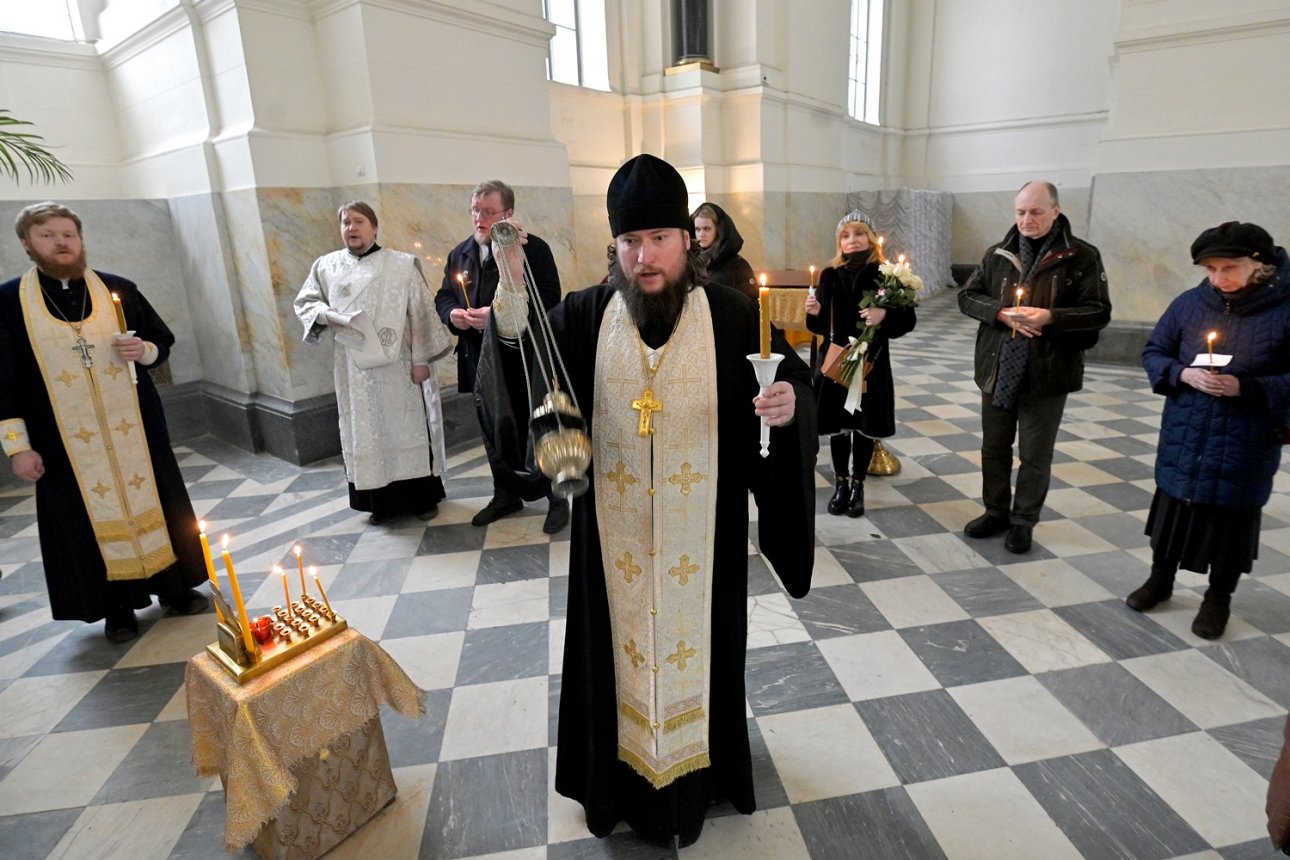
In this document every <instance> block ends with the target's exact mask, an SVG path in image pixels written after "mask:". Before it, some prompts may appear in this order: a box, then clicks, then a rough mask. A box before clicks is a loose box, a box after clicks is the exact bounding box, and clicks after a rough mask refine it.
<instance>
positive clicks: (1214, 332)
mask: <svg viewBox="0 0 1290 860" xmlns="http://www.w3.org/2000/svg"><path fill="white" fill-rule="evenodd" d="M1216 337H1218V332H1216V331H1211V332H1210V333H1209V336H1208V337H1206V338H1205V339H1206V340H1208V341H1209V342H1210V343H1213V342H1214V338H1216Z"/></svg>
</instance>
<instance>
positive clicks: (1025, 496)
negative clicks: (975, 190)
mask: <svg viewBox="0 0 1290 860" xmlns="http://www.w3.org/2000/svg"><path fill="white" fill-rule="evenodd" d="M1014 209H1015V214H1016V226H1014V227H1013V228H1012V229H1011V230H1009V231H1008V235H1007V236H1005V237H1004V239H1003V241H1002V242H1000V243H999V244H997V245H994V246H992V247H991V248H989V249H988V250H987V251H986V252H985V256H984V257H983V258H982V259H981V265H980V266H979V267H978V268H977V270H976V272H974V273H973V274H972V277H971V279H969V280H968V282H967V284H966V285H965V286H964V287H963V289H962V290H961V291H960V292H959V310H961V311H963V313H965V314H967V315H968V316H970V317H972V318H973V319H975V320H978V321H979V322H980V323H981V327H980V330H979V331H978V332H977V339H976V384H977V386H978V387H979V388H980V389H981V430H982V440H981V478H982V480H981V484H982V497H983V500H984V502H985V513H984V514H982V515H981V516H979V517H977V518H976V519H974V520H972V521H971V522H970V523H968V524H967V525H966V526H965V527H964V529H963V532H964V534H966V535H967V536H968V537H971V538H986V537H990V536H992V535H996V534H1000V533H1002V532H1005V531H1006V532H1007V533H1008V537H1007V540H1006V542H1005V546H1006V547H1007V549H1008V550H1009V551H1010V552H1015V553H1023V552H1028V551H1029V550H1030V544H1031V536H1032V532H1033V530H1034V527H1035V523H1037V522H1039V512H1040V510H1041V509H1042V508H1043V506H1044V498H1045V497H1046V496H1047V495H1048V482H1049V479H1050V477H1051V472H1052V463H1053V445H1054V443H1055V442H1056V440H1057V428H1058V427H1059V426H1060V425H1061V421H1062V413H1063V411H1064V410H1065V408H1066V395H1067V394H1069V393H1070V392H1072V391H1078V390H1079V389H1080V388H1082V387H1083V385H1084V350H1086V349H1088V348H1089V347H1091V346H1093V344H1095V343H1097V335H1098V332H1099V331H1100V330H1101V329H1103V328H1105V327H1106V324H1107V323H1108V322H1110V320H1111V299H1110V296H1109V295H1108V293H1107V287H1106V272H1105V271H1104V270H1103V268H1102V256H1101V254H1100V253H1099V252H1098V250H1097V248H1095V247H1093V246H1092V245H1090V244H1089V243H1088V242H1085V241H1083V240H1082V239H1077V238H1076V237H1075V236H1073V235H1071V228H1070V222H1069V221H1068V220H1066V216H1065V215H1062V214H1061V206H1060V205H1059V203H1058V199H1057V189H1056V187H1054V186H1053V185H1052V183H1049V182H1042V181H1033V182H1028V183H1026V184H1025V185H1024V186H1022V188H1021V190H1020V191H1019V192H1018V193H1017V198H1016V201H1015V206H1014ZM1014 439H1015V440H1016V441H1017V447H1018V453H1019V454H1020V457H1021V467H1020V468H1019V469H1018V470H1017V484H1016V491H1015V492H1014V491H1013V489H1012V445H1013V440H1014Z"/></svg>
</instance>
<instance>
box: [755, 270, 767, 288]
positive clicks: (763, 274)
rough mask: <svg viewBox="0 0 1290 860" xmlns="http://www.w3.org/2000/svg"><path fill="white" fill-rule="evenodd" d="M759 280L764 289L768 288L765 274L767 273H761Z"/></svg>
mask: <svg viewBox="0 0 1290 860" xmlns="http://www.w3.org/2000/svg"><path fill="white" fill-rule="evenodd" d="M757 280H759V281H761V285H762V286H763V287H764V286H766V273H765V272H762V273H761V277H760V278H758V279H757Z"/></svg>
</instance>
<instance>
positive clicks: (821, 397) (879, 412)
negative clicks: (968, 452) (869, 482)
mask: <svg viewBox="0 0 1290 860" xmlns="http://www.w3.org/2000/svg"><path fill="white" fill-rule="evenodd" d="M878 279H879V274H878V264H877V263H869V264H867V265H865V266H863V267H862V268H860V269H859V270H857V271H855V272H850V271H847V270H846V269H844V268H833V267H830V268H827V269H825V270H824V271H823V272H821V273H820V286H819V287H818V289H817V290H816V293H815V297H816V298H817V299H818V300H819V302H820V312H819V313H818V314H815V315H814V316H812V315H811V314H807V315H806V327H807V328H809V329H810V330H811V331H812V332H814V333H815V334H819V335H824V336H825V337H826V338H828V342H829V343H836V344H837V345H838V346H846V345H847V344H848V343H850V339H851V338H853V337H855V336H856V335H857V334H859V332H860V330H861V329H862V328H863V327H864V324H863V323H862V322H861V321H860V300H861V299H862V298H864V295H865V293H869V294H872V293H873V292H874V291H875V290H877V288H878ZM917 322H918V315H917V314H916V313H915V311H914V309H913V308H891V309H889V310H888V311H887V316H886V318H884V319H883V321H882V324H881V325H879V326H878V329H877V331H876V332H874V338H873V343H871V344H870V345H869V352H868V355H871V356H873V370H871V371H870V372H869V376H868V379H867V382H868V385H867V387H866V389H865V393H864V399H863V400H862V402H861V409H860V411H859V412H858V413H851V412H848V411H846V410H845V409H843V408H842V405H843V404H844V403H845V402H846V399H847V388H846V387H845V386H842V385H840V384H838V383H836V382H834V381H833V380H832V379H829V378H828V377H826V376H824V374H822V373H821V374H816V377H815V400H816V406H817V410H818V412H817V415H818V424H819V430H820V432H821V433H837V432H838V431H840V430H844V429H845V430H859V431H860V432H861V433H863V434H864V435H866V436H868V437H869V438H871V439H885V438H887V437H888V436H891V435H893V434H895V432H896V391H895V384H894V382H893V380H892V376H891V340H892V339H893V338H898V337H900V336H902V335H905V334H908V333H909V332H911V331H913V329H914V326H915V324H917Z"/></svg>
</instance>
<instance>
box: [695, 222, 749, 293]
mask: <svg viewBox="0 0 1290 860" xmlns="http://www.w3.org/2000/svg"><path fill="white" fill-rule="evenodd" d="M706 205H708V206H710V207H712V211H713V212H716V213H717V240H716V241H715V242H713V243H712V246H711V247H709V248H708V249H707V250H705V251H703V253H702V256H703V261H704V262H705V263H706V264H707V267H708V283H710V284H721V285H722V286H726V287H732V288H733V289H736V290H738V291H739V292H741V293H743V294H744V295H746V296H748V297H749V298H750V299H753V300H756V299H757V281H756V279H755V278H754V277H753V270H752V266H750V265H748V261H747V260H745V259H744V258H743V257H741V256H739V252H740V251H742V250H743V248H744V237H743V236H741V235H739V228H738V227H736V226H735V222H734V221H733V220H732V219H731V218H730V216H729V215H727V214H726V210H724V209H722V208H721V207H720V206H718V205H717V204H715V203H708V204H706Z"/></svg>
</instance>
